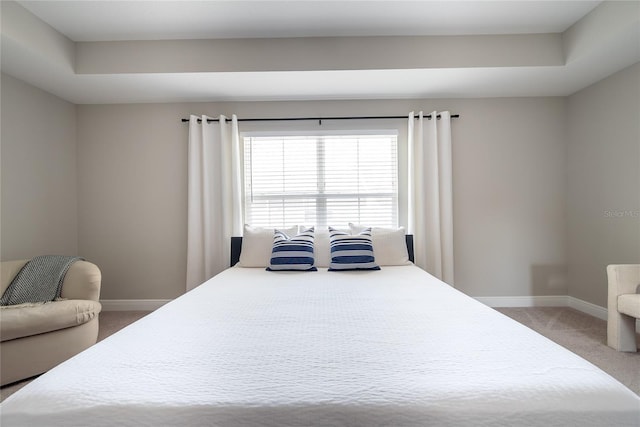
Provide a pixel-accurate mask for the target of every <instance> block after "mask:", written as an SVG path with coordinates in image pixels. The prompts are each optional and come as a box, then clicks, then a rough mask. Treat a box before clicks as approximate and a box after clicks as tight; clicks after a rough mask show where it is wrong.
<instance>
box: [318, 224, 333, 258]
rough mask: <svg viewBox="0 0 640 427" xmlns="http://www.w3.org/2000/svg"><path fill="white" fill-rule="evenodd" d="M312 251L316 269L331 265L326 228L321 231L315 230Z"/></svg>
mask: <svg viewBox="0 0 640 427" xmlns="http://www.w3.org/2000/svg"><path fill="white" fill-rule="evenodd" d="M314 250H315V253H314V256H315V259H316V267H329V264H330V263H331V246H330V245H329V230H328V229H327V228H326V227H325V228H324V229H322V230H316V238H315V242H314Z"/></svg>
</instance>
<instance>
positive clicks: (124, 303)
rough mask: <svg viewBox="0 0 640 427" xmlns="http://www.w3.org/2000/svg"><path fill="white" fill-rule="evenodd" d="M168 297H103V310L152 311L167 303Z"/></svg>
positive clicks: (101, 301) (101, 302)
mask: <svg viewBox="0 0 640 427" xmlns="http://www.w3.org/2000/svg"><path fill="white" fill-rule="evenodd" d="M169 301H171V300H169V299H103V300H100V304H102V310H103V311H153V310H155V309H157V308H160V307H162V306H163V305H165V304H166V303H168V302H169Z"/></svg>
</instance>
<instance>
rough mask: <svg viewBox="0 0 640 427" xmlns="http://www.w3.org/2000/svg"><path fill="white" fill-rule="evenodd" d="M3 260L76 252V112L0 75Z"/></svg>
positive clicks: (61, 101)
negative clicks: (0, 95)
mask: <svg viewBox="0 0 640 427" xmlns="http://www.w3.org/2000/svg"><path fill="white" fill-rule="evenodd" d="M1 79H2V80H1V82H0V84H1V86H2V131H1V143H2V145H1V157H2V168H1V169H2V172H1V175H2V177H1V180H2V203H1V211H2V212H1V225H0V230H1V238H0V246H1V258H2V260H10V259H21V258H31V257H33V256H36V255H43V254H68V255H75V254H77V252H78V220H77V219H78V216H77V183H78V176H77V173H76V107H75V106H74V105H73V104H71V103H69V102H66V101H63V100H61V99H60V98H57V97H55V96H53V95H51V94H49V93H47V92H44V91H42V90H40V89H37V88H35V87H33V86H30V85H28V84H26V83H24V82H22V81H21V80H17V79H15V78H13V77H10V76H7V75H5V74H2V75H1Z"/></svg>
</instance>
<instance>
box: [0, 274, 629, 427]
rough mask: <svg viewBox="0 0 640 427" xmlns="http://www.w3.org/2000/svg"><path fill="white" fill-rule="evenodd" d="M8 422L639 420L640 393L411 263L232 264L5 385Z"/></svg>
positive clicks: (228, 426) (247, 426)
mask: <svg viewBox="0 0 640 427" xmlns="http://www.w3.org/2000/svg"><path fill="white" fill-rule="evenodd" d="M0 409H1V412H2V413H1V421H2V425H3V426H7V427H11V426H114V425H118V426H127V425H138V426H139V425H146V426H225V427H235V426H238V427H240V426H241V427H251V426H274V427H275V426H278V427H286V426H327V427H329V426H331V427H333V426H368V427H369V426H370V427H375V426H398V427H401V426H463V425H466V426H489V425H491V426H501V425H502V426H574V425H575V426H612V425H616V426H638V425H640V398H638V396H637V395H635V394H634V393H633V392H631V391H630V390H629V389H627V388H626V387H624V386H623V385H622V384H620V383H619V382H618V381H616V380H615V379H613V378H612V377H610V376H609V375H608V374H606V373H604V372H603V371H602V370H600V369H598V368H597V367H595V366H594V365H592V364H590V363H588V362H587V361H585V360H584V359H582V358H580V357H578V356H577V355H575V354H573V353H571V352H569V351H568V350H566V349H564V348H562V347H560V346H559V345H556V344H555V343H553V342H551V341H549V340H548V339H546V338H545V337H543V336H541V335H539V334H538V333H536V332H534V331H532V330H530V329H528V328H526V327H525V326H523V325H521V324H519V323H517V322H515V321H513V320H511V319H509V318H508V317H506V316H504V315H502V314H500V313H498V312H496V311H495V310H493V309H491V308H489V307H486V306H484V305H483V304H481V303H479V302H477V301H475V300H474V299H472V298H470V297H468V296H466V295H464V294H462V293H461V292H459V291H457V290H455V289H453V288H452V287H450V286H448V285H446V284H445V283H443V282H441V281H439V280H438V279H436V278H434V277H433V276H431V275H429V274H427V273H426V272H424V271H423V270H421V269H420V268H418V267H415V266H413V265H406V266H384V267H382V269H381V270H379V271H345V272H334V271H327V269H326V268H319V269H318V271H315V272H307V271H300V272H291V271H287V272H268V271H265V270H264V268H242V267H237V266H236V267H233V268H229V269H228V270H226V271H224V272H222V273H221V274H219V275H217V276H215V277H214V278H212V279H210V280H209V281H207V282H205V283H204V284H202V285H201V286H199V287H197V288H196V289H194V290H192V291H190V292H188V293H187V294H185V295H184V296H182V297H180V298H177V299H176V300H174V301H172V302H170V303H168V304H166V305H165V306H163V307H161V308H160V309H158V310H156V311H155V312H153V313H151V314H149V315H148V316H146V317H144V318H143V319H141V320H139V321H138V322H136V323H134V324H132V325H130V326H129V327H127V328H125V329H123V330H121V331H120V332H118V333H116V334H114V335H112V336H110V337H109V338H107V339H105V340H103V341H101V342H99V343H97V344H96V345H95V346H93V347H91V348H89V349H88V350H86V351H84V352H82V353H80V354H79V355H77V356H76V357H74V358H72V359H70V360H69V361H67V362H65V363H63V364H61V365H59V366H58V367H56V368H54V369H52V370H51V371H49V372H48V373H46V374H44V375H42V376H41V377H39V378H38V379H37V380H34V381H33V382H31V383H30V384H28V385H27V386H25V387H24V388H23V389H21V390H20V391H18V392H17V393H15V394H14V395H12V396H10V397H9V398H8V399H7V400H6V401H5V402H4V403H2V405H1V407H0Z"/></svg>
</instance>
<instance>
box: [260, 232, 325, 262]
mask: <svg viewBox="0 0 640 427" xmlns="http://www.w3.org/2000/svg"><path fill="white" fill-rule="evenodd" d="M313 231H314V227H311V228H307V229H306V230H303V231H302V232H301V233H299V234H298V235H297V236H295V237H293V238H291V237H289V236H287V235H286V233H284V232H282V231H280V230H275V232H274V235H273V249H272V250H271V261H270V262H269V267H267V270H269V271H289V270H303V271H317V270H318V269H317V268H316V267H315V266H314V263H315V261H314V258H313Z"/></svg>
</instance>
